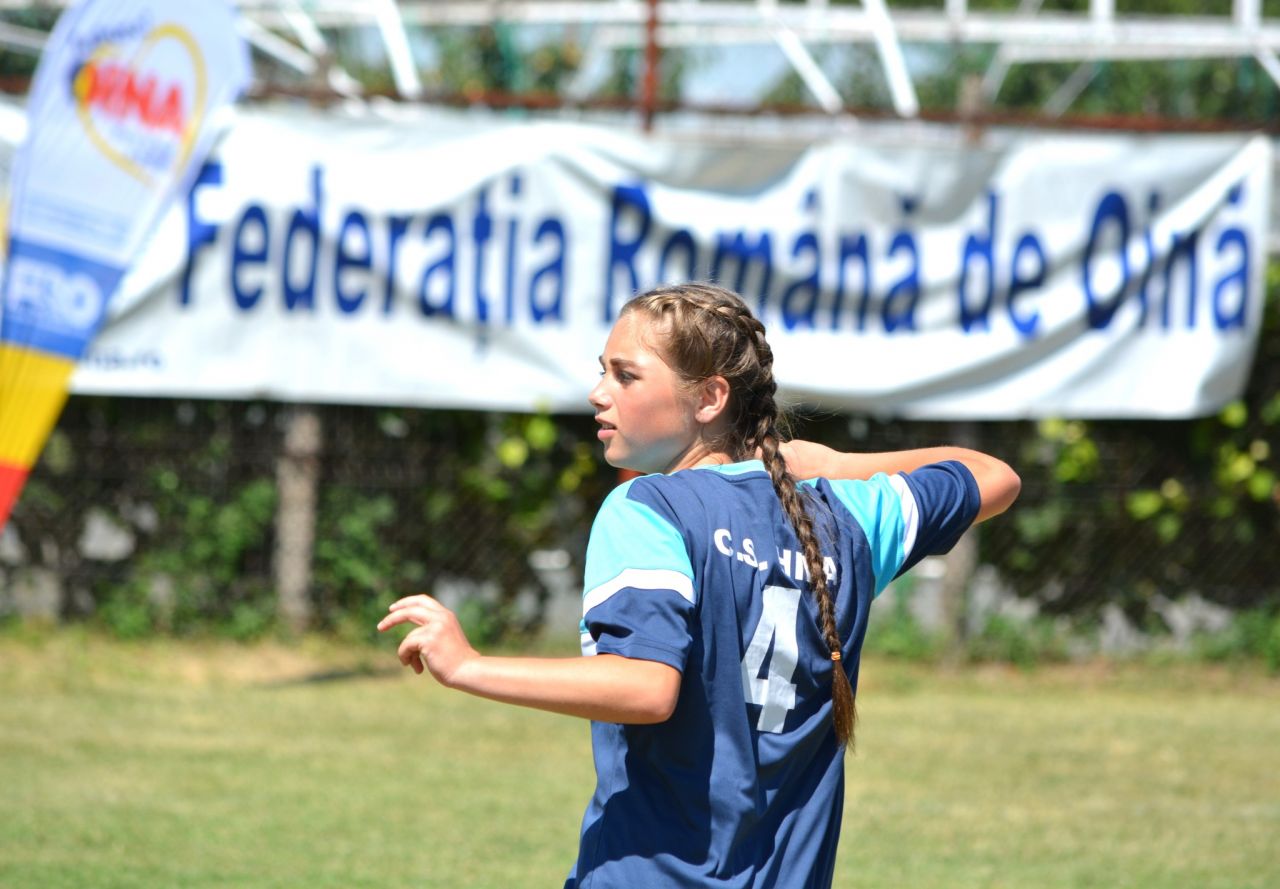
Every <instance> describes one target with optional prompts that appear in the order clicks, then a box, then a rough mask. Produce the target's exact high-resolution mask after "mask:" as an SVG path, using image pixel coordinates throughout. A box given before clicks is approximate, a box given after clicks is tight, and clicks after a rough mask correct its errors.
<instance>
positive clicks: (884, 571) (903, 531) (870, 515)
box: [803, 472, 916, 596]
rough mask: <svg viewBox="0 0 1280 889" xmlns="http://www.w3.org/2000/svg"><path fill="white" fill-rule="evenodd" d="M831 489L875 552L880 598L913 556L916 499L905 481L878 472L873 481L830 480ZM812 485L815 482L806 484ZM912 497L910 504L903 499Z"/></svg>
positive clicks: (872, 567)
mask: <svg viewBox="0 0 1280 889" xmlns="http://www.w3.org/2000/svg"><path fill="white" fill-rule="evenodd" d="M828 481H829V482H830V484H831V489H832V490H833V491H834V492H835V495H836V497H837V498H838V499H839V501H840V502H841V504H843V505H844V507H845V509H847V510H849V512H850V513H852V514H853V517H854V519H856V520H857V522H858V524H859V525H860V526H861V527H862V531H863V533H864V534H865V535H866V538H867V546H868V547H869V548H870V550H871V571H872V574H873V575H874V576H875V587H876V588H875V595H877V596H878V595H880V593H881V592H882V591H883V590H884V588H885V587H886V586H888V585H889V581H891V580H893V578H894V576H895V575H896V574H897V573H898V569H899V568H901V567H902V566H903V564H904V563H905V562H906V561H907V556H908V555H910V551H909V550H908V548H907V547H908V545H909V543H910V541H911V540H913V539H914V538H915V534H916V529H915V527H914V521H913V520H912V519H911V517H912V516H914V515H915V513H916V508H915V498H914V497H912V496H911V491H910V489H908V488H907V486H906V484H904V483H902V480H901V479H900V478H899V479H897V483H895V480H894V479H893V478H890V477H889V476H887V475H885V474H884V473H883V472H881V473H877V474H876V475H874V476H872V477H871V478H869V479H866V480H862V479H858V480H844V479H829V480H828ZM803 484H811V482H803ZM904 492H905V496H906V497H909V498H910V503H906V502H904V500H903V496H904Z"/></svg>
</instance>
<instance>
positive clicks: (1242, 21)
mask: <svg viewBox="0 0 1280 889" xmlns="http://www.w3.org/2000/svg"><path fill="white" fill-rule="evenodd" d="M1231 17H1232V19H1234V20H1235V23H1236V24H1237V25H1239V26H1240V27H1241V28H1243V29H1245V30H1246V31H1248V30H1252V29H1254V28H1256V27H1258V25H1260V24H1262V3H1261V2H1260V0H1232V3H1231Z"/></svg>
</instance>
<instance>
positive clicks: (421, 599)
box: [387, 593, 444, 611]
mask: <svg viewBox="0 0 1280 889" xmlns="http://www.w3.org/2000/svg"><path fill="white" fill-rule="evenodd" d="M415 605H416V606H419V607H422V608H443V607H444V606H443V605H441V604H440V603H439V602H437V601H436V600H435V599H433V598H431V597H430V596H428V595H427V594H426V593H418V594H417V595H415V596H405V597H404V598H403V599H397V600H396V601H394V602H392V603H391V604H390V605H388V606H387V610H388V611H399V610H400V609H401V608H409V607H411V606H415Z"/></svg>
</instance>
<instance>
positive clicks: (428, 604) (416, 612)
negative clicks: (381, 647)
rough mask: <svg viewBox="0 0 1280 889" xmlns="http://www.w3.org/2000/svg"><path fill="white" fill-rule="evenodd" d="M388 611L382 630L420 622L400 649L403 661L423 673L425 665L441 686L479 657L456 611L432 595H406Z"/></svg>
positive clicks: (379, 626) (405, 638) (380, 624)
mask: <svg viewBox="0 0 1280 889" xmlns="http://www.w3.org/2000/svg"><path fill="white" fill-rule="evenodd" d="M388 610H389V612H390V613H389V614H388V615H387V616H386V617H384V618H383V619H382V620H380V621H378V630H379V632H383V631H386V630H389V629H391V628H392V627H394V626H397V625H399V624H403V623H413V624H417V628H416V629H414V630H413V631H411V632H410V633H409V635H408V636H405V637H404V641H403V642H401V643H400V649H399V651H398V652H397V653H398V654H399V656H400V663H402V664H404V665H405V666H406V667H412V668H413V671H414V672H415V673H419V674H420V673H422V670H423V668H424V667H425V668H426V669H428V670H430V671H431V675H432V676H434V677H435V678H436V681H437V682H439V683H440V684H441V685H444V686H451V685H453V683H454V679H455V676H456V674H457V671H458V668H459V667H461V666H462V665H463V664H465V663H466V662H467V661H470V660H472V659H473V658H477V657H479V656H480V653H479V652H478V651H476V650H475V649H474V648H472V647H471V644H470V643H469V642H468V641H467V636H466V634H465V633H463V632H462V627H461V625H459V623H458V618H457V617H456V616H455V615H454V613H453V612H452V611H450V610H449V609H448V608H445V607H444V606H443V605H441V604H440V603H439V602H437V601H436V600H435V599H433V598H431V597H430V596H426V595H418V596H407V597H405V598H403V599H400V600H399V601H397V602H392V603H391V606H390V608H389V609H388Z"/></svg>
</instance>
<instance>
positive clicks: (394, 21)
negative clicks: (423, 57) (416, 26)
mask: <svg viewBox="0 0 1280 889" xmlns="http://www.w3.org/2000/svg"><path fill="white" fill-rule="evenodd" d="M374 14H375V17H376V20H377V25H378V30H379V31H380V32H381V33H382V42H383V43H384V44H385V45H386V47H387V60H388V61H389V62H390V63H391V77H392V78H393V79H394V80H395V82H396V91H397V92H399V93H400V95H402V96H404V97H405V98H406V99H416V98H418V97H419V96H421V95H422V81H421V80H419V79H418V69H417V67H416V66H415V65H414V64H413V53H412V52H411V51H410V50H409V36H408V35H407V34H406V33H405V30H404V19H403V18H401V16H400V10H399V9H398V8H397V7H396V4H395V0H376V2H375V3H374Z"/></svg>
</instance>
